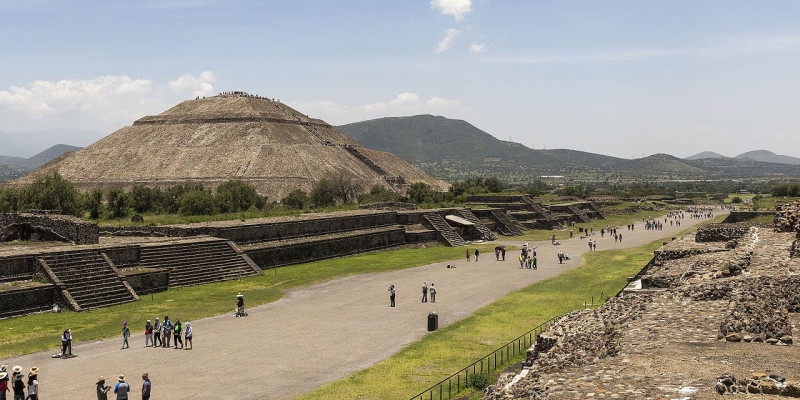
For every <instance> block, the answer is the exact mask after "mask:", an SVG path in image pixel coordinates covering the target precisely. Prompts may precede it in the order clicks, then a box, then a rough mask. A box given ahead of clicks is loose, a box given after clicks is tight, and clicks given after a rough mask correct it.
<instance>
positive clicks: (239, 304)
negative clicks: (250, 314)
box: [236, 293, 244, 317]
mask: <svg viewBox="0 0 800 400" xmlns="http://www.w3.org/2000/svg"><path fill="white" fill-rule="evenodd" d="M243 315H244V295H242V294H241V293H239V294H237V295H236V316H237V317H241V316H243Z"/></svg>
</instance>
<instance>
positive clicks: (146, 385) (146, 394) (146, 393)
mask: <svg viewBox="0 0 800 400" xmlns="http://www.w3.org/2000/svg"><path fill="white" fill-rule="evenodd" d="M142 380H143V381H144V382H142V400H150V387H151V386H152V384H151V383H150V374H148V373H147V372H145V373H143V374H142Z"/></svg>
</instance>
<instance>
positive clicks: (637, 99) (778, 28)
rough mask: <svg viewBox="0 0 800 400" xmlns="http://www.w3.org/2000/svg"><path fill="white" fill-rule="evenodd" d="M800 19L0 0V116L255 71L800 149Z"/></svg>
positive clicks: (740, 14)
mask: <svg viewBox="0 0 800 400" xmlns="http://www.w3.org/2000/svg"><path fill="white" fill-rule="evenodd" d="M797 21H800V2H798V1H780V0H776V1H767V2H764V1H735V0H726V1H669V2H666V1H665V2H654V1H500V0H472V1H470V0H402V1H390V0H383V1H377V0H375V1H300V0H297V1H288V0H287V1H247V0H225V1H222V0H197V1H190V0H165V1H139V2H133V1H69V0H63V1H50V0H0V37H2V38H3V39H2V42H1V43H2V46H0V60H2V61H0V131H7V132H12V131H13V132H20V131H39V130H44V129H53V128H77V129H88V130H93V131H97V132H99V133H100V134H98V135H97V136H98V137H97V138H99V137H100V136H102V135H105V134H108V133H111V132H113V131H115V130H116V129H119V128H121V127H123V126H126V125H130V124H131V123H132V122H133V121H134V120H136V119H138V118H140V117H142V116H145V115H152V114H157V113H159V112H161V111H163V110H166V109H167V108H169V107H171V106H173V105H175V104H177V103H178V102H180V101H182V100H186V99H189V98H194V97H195V96H197V95H212V94H215V93H217V92H220V91H228V90H243V91H247V92H250V93H255V94H259V95H262V96H267V97H272V98H279V99H281V100H282V101H284V102H286V103H287V104H290V105H291V106H293V107H295V108H297V109H298V110H300V111H302V112H304V113H307V114H309V115H310V116H313V117H317V118H322V119H324V120H326V121H327V122H329V123H331V124H335V125H338V124H344V123H350V122H356V121H361V120H366V119H372V118H379V117H385V116H404V115H415V114H434V115H442V116H445V117H449V118H458V119H464V120H466V121H467V122H470V123H472V124H473V125H475V126H477V127H478V128H481V129H483V130H485V131H486V132H488V133H490V134H492V135H494V136H495V137H497V138H500V139H503V140H513V141H515V142H520V143H523V144H525V145H527V146H530V147H535V148H548V149H554V148H570V149H576V150H583V151H590V152H595V153H602V154H608V155H613V156H618V157H625V158H633V157H641V156H646V155H649V154H654V153H661V152H663V153H669V154H673V155H675V156H679V157H685V156H689V155H692V154H695V153H698V152H701V151H705V150H709V151H715V152H718V153H721V154H724V155H727V156H734V155H737V154H739V153H742V152H744V151H749V150H755V149H767V150H771V151H774V152H776V153H779V154H788V155H793V156H800V112H798V110H800V95H799V94H800V24H798V23H797ZM70 139H74V140H75V141H79V142H80V141H81V140H83V141H86V140H87V139H85V138H84V139H77V138H69V137H65V138H63V140H62V142H64V143H69V144H75V145H86V144H88V143H75V142H74V141H72V142H71V140H70Z"/></svg>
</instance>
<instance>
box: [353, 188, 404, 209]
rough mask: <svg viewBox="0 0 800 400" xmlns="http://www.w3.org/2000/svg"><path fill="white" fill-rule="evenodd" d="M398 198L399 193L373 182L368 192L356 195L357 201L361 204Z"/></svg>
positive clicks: (390, 200)
mask: <svg viewBox="0 0 800 400" xmlns="http://www.w3.org/2000/svg"><path fill="white" fill-rule="evenodd" d="M399 199H400V195H399V194H397V193H395V192H394V191H393V190H391V189H389V188H387V187H386V186H384V185H381V184H375V185H373V186H372V188H370V189H369V192H368V193H363V194H361V195H359V196H358V202H359V203H361V204H369V203H384V202H385V203H391V202H395V201H397V200H399Z"/></svg>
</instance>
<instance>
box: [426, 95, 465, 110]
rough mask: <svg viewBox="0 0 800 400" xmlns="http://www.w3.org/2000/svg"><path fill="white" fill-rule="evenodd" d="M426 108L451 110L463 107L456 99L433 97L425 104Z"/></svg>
mask: <svg viewBox="0 0 800 400" xmlns="http://www.w3.org/2000/svg"><path fill="white" fill-rule="evenodd" d="M425 107H426V108H427V109H429V110H450V109H456V108H459V107H461V102H460V101H459V100H455V99H446V98H444V97H432V98H431V99H430V100H428V101H426V102H425Z"/></svg>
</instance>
